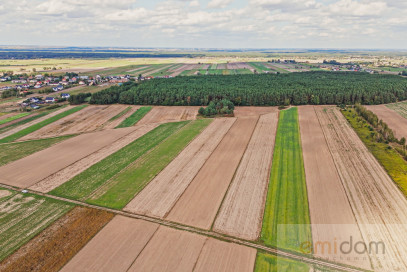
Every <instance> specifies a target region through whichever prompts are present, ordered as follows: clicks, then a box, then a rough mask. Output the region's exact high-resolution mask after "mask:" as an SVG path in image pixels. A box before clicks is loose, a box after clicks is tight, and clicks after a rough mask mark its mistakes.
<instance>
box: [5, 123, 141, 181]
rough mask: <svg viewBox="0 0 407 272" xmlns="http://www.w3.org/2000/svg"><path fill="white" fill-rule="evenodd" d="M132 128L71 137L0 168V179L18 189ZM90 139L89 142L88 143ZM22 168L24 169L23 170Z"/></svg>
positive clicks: (109, 142)
mask: <svg viewBox="0 0 407 272" xmlns="http://www.w3.org/2000/svg"><path fill="white" fill-rule="evenodd" d="M133 131H134V128H124V129H120V130H118V129H114V130H105V131H99V132H94V133H88V134H82V135H79V136H76V137H73V138H71V139H68V140H66V141H63V142H61V143H58V144H56V145H53V146H52V147H50V148H47V149H44V150H41V151H39V152H36V153H34V154H32V155H29V156H27V157H25V158H23V159H20V160H18V161H15V162H12V163H9V164H7V165H4V166H2V167H0V182H2V183H5V184H9V185H12V186H17V187H20V188H26V187H30V186H32V185H33V184H35V183H37V182H39V181H41V180H43V179H44V178H46V177H48V176H50V175H52V174H54V173H56V172H58V171H59V170H61V169H63V168H65V167H67V166H69V165H70V164H72V163H74V162H76V161H78V160H80V159H82V158H83V157H86V156H88V155H89V154H91V153H94V152H96V151H97V150H99V149H101V148H103V147H105V146H106V145H109V144H111V143H112V142H115V141H116V140H118V139H119V138H122V137H124V136H126V135H128V134H130V133H132V132H133ZM89 141H91V142H92V144H91V145H90V144H89ZM72 146H75V148H72ZM21 169H25V171H24V172H22V171H21Z"/></svg>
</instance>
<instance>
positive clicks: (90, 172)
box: [51, 122, 188, 199]
mask: <svg viewBox="0 0 407 272" xmlns="http://www.w3.org/2000/svg"><path fill="white" fill-rule="evenodd" d="M187 123H188V122H179V123H167V124H162V125H160V126H159V127H157V128H155V129H153V130H152V131H150V132H149V133H147V134H145V135H143V136H142V137H140V138H138V139H137V140H135V141H134V142H132V143H131V144H128V145H127V146H125V147H124V148H122V149H120V150H119V151H117V152H115V153H113V154H112V155H110V156H108V157H106V158H104V159H103V160H101V161H100V162H98V163H96V164H94V165H92V166H91V167H89V168H88V169H86V170H85V171H83V172H82V173H80V174H79V175H77V176H75V177H74V178H72V179H71V180H69V181H68V182H65V183H64V184H62V185H61V186H59V187H57V188H55V189H54V190H52V191H51V194H54V195H59V196H63V197H67V198H71V199H82V198H86V197H88V196H89V195H90V194H91V193H92V192H94V191H95V190H96V189H97V188H99V187H100V186H101V185H103V184H104V183H105V182H106V181H107V180H109V179H110V178H112V177H113V176H114V175H116V174H117V173H118V172H119V171H121V170H122V169H124V168H125V167H127V166H128V165H129V164H131V163H133V162H134V161H135V160H137V159H138V158H139V157H141V156H142V155H143V154H145V153H146V152H148V151H149V150H150V149H152V148H153V147H155V146H156V145H158V144H159V143H160V142H162V141H163V140H164V139H166V138H167V137H168V136H170V135H171V134H173V133H174V132H175V131H177V130H178V129H180V128H182V127H183V126H185V125H186V124H187Z"/></svg>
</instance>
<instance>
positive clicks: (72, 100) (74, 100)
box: [68, 93, 92, 105]
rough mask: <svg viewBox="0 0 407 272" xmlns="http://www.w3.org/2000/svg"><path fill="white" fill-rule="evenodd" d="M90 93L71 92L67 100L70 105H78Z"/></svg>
mask: <svg viewBox="0 0 407 272" xmlns="http://www.w3.org/2000/svg"><path fill="white" fill-rule="evenodd" d="M91 95H92V94H91V93H79V94H73V95H71V96H70V97H69V98H68V102H69V104H71V105H79V104H82V103H84V102H85V101H86V98H88V97H90V96H91Z"/></svg>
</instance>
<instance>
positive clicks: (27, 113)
mask: <svg viewBox="0 0 407 272" xmlns="http://www.w3.org/2000/svg"><path fill="white" fill-rule="evenodd" d="M29 114H30V113H29V112H23V113H20V114H17V115H14V116H11V117H9V118H6V119H3V120H0V125H2V124H5V123H8V122H11V121H14V120H16V119H19V118H21V117H24V116H27V115H29Z"/></svg>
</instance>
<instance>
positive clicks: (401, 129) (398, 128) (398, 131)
mask: <svg viewBox="0 0 407 272" xmlns="http://www.w3.org/2000/svg"><path fill="white" fill-rule="evenodd" d="M400 105H401V106H399V107H395V106H392V107H393V108H395V110H392V109H389V108H388V107H387V106H385V105H374V106H366V108H367V109H368V110H371V111H372V112H373V113H374V114H376V115H377V117H379V119H382V120H383V121H384V122H385V123H386V124H387V125H388V126H389V128H391V129H392V130H393V132H394V136H396V138H397V139H401V138H402V137H404V138H406V139H407V119H406V118H404V117H403V116H402V115H400V114H399V112H401V114H402V110H403V109H404V108H403V105H402V103H400Z"/></svg>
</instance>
